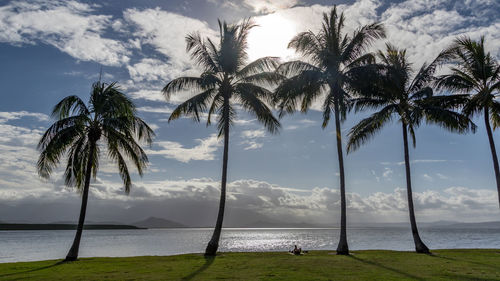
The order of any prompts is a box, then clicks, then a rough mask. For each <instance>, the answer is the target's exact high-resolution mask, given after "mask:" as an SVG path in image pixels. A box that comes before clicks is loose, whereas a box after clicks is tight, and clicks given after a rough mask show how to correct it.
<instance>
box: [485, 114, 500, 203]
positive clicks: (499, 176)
mask: <svg viewBox="0 0 500 281" xmlns="http://www.w3.org/2000/svg"><path fill="white" fill-rule="evenodd" d="M488 111H489V110H488V108H487V107H486V108H485V109H484V123H485V125H486V132H487V133H488V140H489V142H490V149H491V157H492V158H493V168H494V169H495V178H496V180H497V191H498V204H499V206H500V171H499V168H498V158H497V150H496V148H495V141H494V140H493V133H492V132H491V126H490V118H489V112H488Z"/></svg>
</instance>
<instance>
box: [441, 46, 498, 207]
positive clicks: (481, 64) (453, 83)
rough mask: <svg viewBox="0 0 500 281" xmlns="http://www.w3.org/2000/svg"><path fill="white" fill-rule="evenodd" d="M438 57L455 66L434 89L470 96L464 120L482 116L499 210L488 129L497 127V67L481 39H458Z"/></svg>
mask: <svg viewBox="0 0 500 281" xmlns="http://www.w3.org/2000/svg"><path fill="white" fill-rule="evenodd" d="M441 56H443V57H446V58H447V59H448V61H449V62H452V63H454V64H455V66H454V67H452V68H451V74H447V75H441V76H440V77H439V79H438V81H437V83H436V86H437V87H438V88H439V89H447V90H450V91H452V92H457V93H462V94H469V99H468V100H467V102H466V103H465V104H464V107H463V113H464V114H466V115H467V116H470V117H472V116H474V115H476V114H480V113H481V111H482V112H483V114H484V123H485V125H486V133H487V134H488V140H489V143H490V149H491V156H492V158H493V168H494V170H495V178H496V182H497V190H498V203H499V206H500V170H499V167H498V158H497V153H496V149H495V142H494V140H493V133H492V131H491V125H490V122H491V124H493V130H494V129H496V128H497V127H498V126H500V102H498V100H497V98H498V96H499V91H500V65H499V64H498V62H497V61H496V60H495V58H493V57H492V56H491V54H490V53H486V51H485V48H484V37H481V39H480V40H479V41H477V42H476V41H472V40H471V39H470V38H469V37H461V38H457V39H455V41H454V42H453V44H452V45H451V46H450V47H449V48H448V49H446V50H444V51H443V52H442V53H441Z"/></svg>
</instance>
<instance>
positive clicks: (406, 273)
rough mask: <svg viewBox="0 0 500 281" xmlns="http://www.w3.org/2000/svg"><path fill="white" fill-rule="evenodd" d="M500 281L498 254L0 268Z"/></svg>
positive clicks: (198, 258)
mask: <svg viewBox="0 0 500 281" xmlns="http://www.w3.org/2000/svg"><path fill="white" fill-rule="evenodd" d="M26 279H29V280H179V279H184V280H222V279H226V280H500V250H493V249H492V250H435V251H433V255H422V254H415V253H410V252H396V251H353V252H352V255H351V256H337V255H335V254H333V253H332V252H328V251H311V252H310V253H309V254H307V255H303V256H293V255H290V254H288V253H279V252H273V253H222V254H220V255H219V256H217V257H216V258H212V259H205V258H204V257H203V256H202V255H200V254H188V255H178V256H167V257H163V256H158V257H154V256H148V257H130V258H82V259H81V260H79V261H76V262H70V263H58V261H40V262H20V263H5V264H0V280H26Z"/></svg>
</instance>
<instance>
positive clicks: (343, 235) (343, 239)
mask: <svg viewBox="0 0 500 281" xmlns="http://www.w3.org/2000/svg"><path fill="white" fill-rule="evenodd" d="M335 129H336V135H337V154H338V159H339V174H340V240H339V245H338V246H337V255H349V247H348V245H347V219H346V198H345V175H344V156H343V154H342V135H341V130H340V116H339V106H338V102H336V103H335Z"/></svg>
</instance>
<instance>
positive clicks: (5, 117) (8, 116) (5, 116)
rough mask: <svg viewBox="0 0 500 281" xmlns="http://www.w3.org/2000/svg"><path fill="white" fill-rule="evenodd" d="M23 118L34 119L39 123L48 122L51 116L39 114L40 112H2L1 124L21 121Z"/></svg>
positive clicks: (0, 115)
mask: <svg viewBox="0 0 500 281" xmlns="http://www.w3.org/2000/svg"><path fill="white" fill-rule="evenodd" d="M23 117H33V118H36V119H37V120H38V121H48V120H49V116H48V115H46V114H43V113H38V112H28V111H13V112H6V111H3V112H1V111H0V123H5V122H7V121H10V120H16V119H21V118H23Z"/></svg>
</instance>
